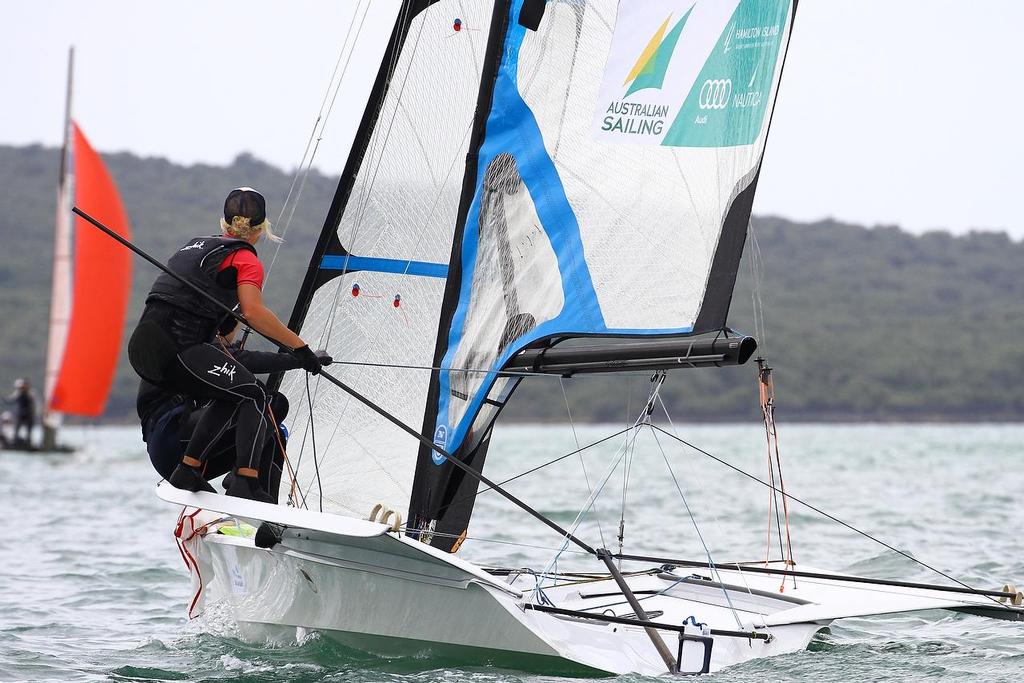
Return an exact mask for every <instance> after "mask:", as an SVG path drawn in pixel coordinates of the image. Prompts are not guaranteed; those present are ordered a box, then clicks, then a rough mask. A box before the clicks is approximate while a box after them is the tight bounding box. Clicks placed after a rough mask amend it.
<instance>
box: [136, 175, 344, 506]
mask: <svg viewBox="0 0 1024 683" xmlns="http://www.w3.org/2000/svg"><path fill="white" fill-rule="evenodd" d="M221 231H222V234H221V235H214V236H200V237H194V238H192V239H190V240H189V241H188V242H186V243H185V245H184V246H182V247H181V248H180V249H178V251H177V252H175V253H174V255H173V256H171V258H170V260H169V261H168V264H167V265H168V267H169V268H170V269H171V270H172V271H173V272H175V273H176V274H178V275H179V276H181V277H183V278H185V279H187V280H188V281H190V282H192V283H194V284H196V285H198V286H199V287H202V288H203V289H204V290H205V291H206V292H207V293H209V294H210V295H211V296H213V297H214V298H215V299H216V300H218V301H220V302H221V303H222V304H223V305H224V307H226V308H227V309H228V310H231V309H234V308H235V307H236V306H237V307H238V308H240V309H241V312H242V314H243V315H244V316H245V318H246V320H247V321H248V323H249V325H250V326H251V327H252V328H253V329H255V330H256V331H257V332H260V333H262V334H264V335H266V336H267V337H269V338H271V339H273V340H275V341H277V342H278V343H279V344H281V345H282V346H284V347H287V348H290V349H292V351H291V353H292V355H293V356H294V357H295V361H296V362H297V364H298V365H299V366H300V367H302V368H303V369H305V370H306V371H307V372H310V373H312V374H318V373H319V372H320V368H321V366H322V365H327V364H329V363H330V358H329V357H328V356H321V357H318V356H317V354H315V353H313V351H312V350H311V349H310V348H309V346H308V345H307V344H306V342H304V341H303V340H302V339H301V338H300V337H299V336H298V335H297V334H295V333H294V332H292V331H291V330H290V329H288V328H287V327H286V326H285V325H284V323H282V322H281V321H280V319H278V317H277V316H276V315H274V313H273V312H272V311H271V310H270V309H269V308H267V307H266V306H265V305H264V304H263V293H262V287H263V266H262V264H261V263H260V260H259V258H258V256H257V254H256V247H255V245H256V243H257V242H258V241H259V239H260V238H261V237H262V236H263V234H264V233H266V234H267V236H268V238H269V239H271V240H275V241H279V240H278V238H276V237H275V236H274V235H273V233H272V232H271V230H270V222H269V221H268V220H267V210H266V201H265V200H264V198H263V195H261V194H260V193H259V192H257V191H256V190H254V189H252V188H249V187H241V188H237V189H235V190H232V191H231V192H230V193H229V194H228V196H227V198H226V199H225V201H224V215H223V217H222V218H221ZM224 310H225V309H224V308H222V307H221V306H216V305H214V304H213V303H212V302H210V301H209V300H207V299H206V298H205V297H202V296H200V295H199V294H197V293H196V292H195V291H193V290H192V289H191V288H190V287H187V286H185V285H184V284H182V283H181V282H179V281H178V280H177V279H175V278H173V277H171V276H170V275H168V274H166V273H164V274H161V275H160V276H159V277H158V278H157V279H156V281H155V282H154V283H153V287H152V288H151V289H150V292H149V295H148V296H147V297H146V307H145V309H144V310H143V312H142V316H141V318H140V319H139V323H138V325H137V326H136V328H135V331H134V332H133V333H132V337H131V339H130V340H129V342H128V359H129V361H130V362H131V364H132V367H133V368H134V369H135V371H136V372H137V373H138V374H139V376H140V377H142V379H144V380H146V381H148V382H150V383H151V384H154V385H156V386H158V387H160V388H162V389H166V390H168V391H169V392H171V394H180V395H182V396H187V397H190V398H192V399H196V400H198V401H210V404H209V406H208V407H207V408H206V409H205V410H204V411H203V414H202V416H201V418H200V419H199V421H198V423H197V424H196V426H195V429H194V431H193V432H192V436H191V438H190V440H189V443H188V447H187V449H186V451H185V455H184V456H183V457H182V460H181V463H180V464H179V465H178V466H177V467H176V468H175V470H174V471H173V472H172V473H171V476H170V477H168V481H169V482H170V483H171V484H172V485H173V486H176V487H177V488H181V489H185V490H188V491H209V492H213V490H214V489H213V487H212V486H210V484H209V483H207V481H206V479H205V478H204V477H203V470H204V469H205V468H206V464H207V459H208V458H210V457H211V456H212V455H213V449H214V448H215V446H216V444H217V442H218V440H219V439H220V438H221V437H222V436H223V434H224V433H225V432H226V431H227V430H228V429H229V428H230V427H232V426H233V427H234V430H235V457H236V459H235V467H234V474H235V476H234V477H233V480H232V482H231V485H230V487H229V488H228V491H227V494H228V495H229V496H239V497H242V498H249V499H252V500H259V501H263V502H275V499H274V498H273V497H272V496H271V495H270V494H269V493H268V492H267V491H266V490H265V489H263V488H261V486H260V483H259V480H260V468H261V466H262V465H261V463H260V456H261V453H262V452H263V446H264V440H265V438H266V436H267V434H268V417H267V412H268V411H267V407H268V404H269V398H268V396H267V391H266V389H265V387H264V386H263V385H262V384H261V383H260V382H259V381H258V380H257V379H256V376H255V374H254V373H253V372H252V371H251V370H250V369H249V368H247V367H246V366H245V364H244V362H242V360H241V359H239V358H237V357H236V356H235V355H234V354H233V353H232V352H231V351H230V349H229V348H228V347H226V346H225V345H222V344H218V343H217V342H216V339H215V337H216V334H217V333H218V331H219V330H221V328H222V327H223V323H224V321H225V319H226V318H228V317H229V316H227V315H226V313H225V312H224Z"/></svg>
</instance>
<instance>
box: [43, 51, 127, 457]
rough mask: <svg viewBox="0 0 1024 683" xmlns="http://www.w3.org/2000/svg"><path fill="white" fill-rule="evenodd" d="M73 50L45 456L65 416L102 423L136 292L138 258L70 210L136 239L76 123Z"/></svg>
mask: <svg viewBox="0 0 1024 683" xmlns="http://www.w3.org/2000/svg"><path fill="white" fill-rule="evenodd" d="M73 66H74V48H72V49H71V50H70V51H69V53H68V85H67V108H66V113H65V118H64V146H63V150H62V152H61V165H60V181H59V184H58V186H57V221H56V231H55V237H54V252H53V286H52V290H51V295H50V329H49V339H48V343H47V352H46V380H45V383H44V391H45V394H44V401H45V403H44V408H43V440H42V444H41V446H40V449H41V450H44V451H53V450H66V449H63V448H61V447H60V446H59V445H58V443H57V430H58V428H59V427H60V424H61V421H62V417H63V415H82V416H88V417H97V416H99V415H101V414H102V413H103V411H104V409H105V407H106V403H107V397H108V395H109V393H110V387H111V384H112V383H113V381H114V374H115V371H116V369H117V360H118V356H119V352H120V346H121V336H122V332H123V330H124V319H125V313H126V310H127V307H128V296H129V293H130V290H131V255H130V254H129V253H128V252H126V251H124V250H123V249H121V248H120V247H118V246H117V244H116V243H114V242H112V241H110V240H109V239H108V238H107V237H105V236H104V235H101V234H99V233H97V232H96V231H95V230H92V229H90V228H87V227H85V224H84V221H82V219H81V218H76V219H75V220H74V222H72V214H71V207H72V206H74V205H80V206H83V207H88V208H89V210H90V211H92V212H93V213H94V214H95V215H97V216H100V217H102V219H103V220H104V221H106V224H107V225H109V226H110V227H111V228H112V229H113V230H115V231H117V232H118V233H119V234H120V235H123V236H124V237H131V231H130V228H129V225H128V217H127V215H126V213H125V210H124V206H123V205H122V203H121V198H120V196H119V195H118V192H117V186H116V185H115V184H114V180H113V178H112V177H111V176H110V173H109V171H107V168H106V166H105V165H104V163H103V160H102V159H101V158H100V156H99V154H97V153H96V151H95V150H94V149H93V148H92V145H90V144H89V141H88V140H87V139H86V137H85V134H84V133H82V130H81V129H80V128H79V127H78V124H77V123H75V122H74V120H73V119H72V118H71V93H72V72H73Z"/></svg>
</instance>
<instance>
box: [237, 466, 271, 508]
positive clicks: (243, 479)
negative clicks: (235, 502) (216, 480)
mask: <svg viewBox="0 0 1024 683" xmlns="http://www.w3.org/2000/svg"><path fill="white" fill-rule="evenodd" d="M227 495H229V496H235V497H236V498H247V499H248V500H255V501H259V502H261V503H276V502H277V501H276V500H275V499H274V497H273V496H271V495H270V494H269V493H267V492H266V491H264V490H263V489H262V488H261V487H260V480H259V473H258V472H257V471H256V470H254V469H252V468H250V467H239V468H238V469H236V470H235V471H234V477H232V479H231V483H230V484H229V485H228V490H227Z"/></svg>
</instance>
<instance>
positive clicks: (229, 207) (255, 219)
mask: <svg viewBox="0 0 1024 683" xmlns="http://www.w3.org/2000/svg"><path fill="white" fill-rule="evenodd" d="M235 216H241V217H243V218H248V219H249V223H250V224H251V225H259V224H260V223H262V222H263V221H265V220H267V200H266V199H264V198H263V195H261V194H260V193H259V192H257V191H256V190H254V189H252V188H251V187H239V188H236V189H234V190H231V192H229V193H228V198H227V199H225V200H224V220H225V221H227V222H228V225H230V224H231V220H232V219H233V218H234V217H235Z"/></svg>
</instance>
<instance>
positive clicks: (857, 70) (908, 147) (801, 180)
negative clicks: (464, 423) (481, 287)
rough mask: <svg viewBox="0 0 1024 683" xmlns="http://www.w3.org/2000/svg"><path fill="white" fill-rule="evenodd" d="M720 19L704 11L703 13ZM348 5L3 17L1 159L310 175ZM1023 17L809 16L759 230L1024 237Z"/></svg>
mask: <svg viewBox="0 0 1024 683" xmlns="http://www.w3.org/2000/svg"><path fill="white" fill-rule="evenodd" d="M708 1H710V0H708ZM356 5H357V3H356V0H288V1H287V2H285V0H276V1H271V0H204V1H199V0H179V1H178V2H168V1H166V0H165V1H163V2H157V1H155V0H90V1H89V2H84V1H83V0H45V1H44V0H31V1H28V0H5V2H4V3H3V17H4V20H3V24H4V29H5V30H4V37H3V39H2V40H0V93H2V99H0V102H2V111H0V144H18V145H20V144H27V143H33V142H41V143H44V144H47V145H56V144H58V143H59V138H60V128H61V118H62V116H63V106H64V92H63V89H64V78H65V63H66V58H67V55H66V52H67V47H68V45H70V44H72V43H73V44H74V45H75V46H76V74H75V79H76V80H75V89H76V93H75V104H74V109H75V115H76V118H77V119H78V120H79V122H80V123H81V124H82V126H83V128H84V130H85V131H86V133H87V135H89V137H90V139H91V140H92V142H93V144H94V145H95V146H96V147H97V148H98V149H100V150H101V151H123V150H127V151H132V152H135V153H137V154H142V155H146V156H159V157H166V158H169V159H171V160H172V161H176V162H181V163H195V162H205V163H213V164H223V163H227V162H229V161H230V160H231V159H233V158H234V157H235V156H236V155H237V154H238V153H240V152H243V151H249V152H252V153H253V154H255V155H256V156H257V157H259V158H261V159H265V160H267V161H269V162H271V163H273V164H275V165H278V166H281V167H283V168H286V169H291V168H293V167H294V166H295V165H296V164H297V163H298V161H299V159H300V158H301V156H302V152H303V149H304V147H305V144H306V140H307V138H308V136H309V133H310V131H311V129H312V126H313V123H314V120H315V117H316V113H317V111H318V109H319V107H320V102H321V99H322V97H323V94H324V91H325V88H326V87H327V84H328V81H329V78H330V75H331V71H332V69H333V67H334V64H335V61H336V59H337V57H338V52H339V50H340V48H341V43H342V40H343V38H344V36H345V31H346V28H347V27H348V25H349V22H350V21H351V19H352V17H353V15H354V12H355V10H356ZM396 6H397V3H396V1H395V0H372V8H371V11H370V15H369V17H368V19H367V21H366V25H365V28H364V30H363V32H362V35H361V38H360V43H359V46H358V49H357V51H356V55H355V57H354V58H353V60H352V64H351V66H350V68H349V71H348V76H349V78H348V81H347V85H346V87H345V88H343V90H342V94H341V96H340V97H339V98H338V102H337V105H336V107H335V110H334V113H333V114H332V116H331V119H330V125H329V126H328V128H327V132H326V137H325V140H324V143H323V144H322V146H321V149H320V152H319V154H318V156H317V164H316V165H317V166H319V167H320V168H322V169H323V170H326V171H330V172H338V171H339V170H340V168H341V166H342V165H343V163H344V156H345V149H346V147H347V144H348V139H349V137H350V136H351V134H352V130H353V129H354V127H355V125H356V122H357V121H358V117H359V114H360V111H361V101H362V98H363V97H364V96H365V90H366V89H367V88H368V87H369V82H370V80H371V79H372V77H373V74H374V73H375V72H376V68H377V63H378V59H379V57H378V55H379V54H380V52H381V51H382V50H383V47H384V43H385V42H386V40H387V36H388V33H389V31H390V26H391V21H392V17H393V13H394V8H395V7H396ZM1022 26H1024V2H1020V0H971V1H970V2H964V0H957V1H956V2H954V1H953V0H801V2H800V11H799V13H798V15H797V20H796V29H795V32H794V35H793V40H792V44H791V47H790V53H789V59H788V62H787V70H786V74H785V76H784V78H783V83H782V92H781V96H780V99H779V106H778V109H777V110H776V114H775V119H774V124H773V128H772V134H771V137H770V139H769V142H768V152H767V154H766V157H765V165H764V169H763V172H762V177H761V185H760V188H759V190H758V194H757V201H756V204H755V211H756V212H758V213H774V214H779V215H783V216H786V217H790V218H796V219H801V220H813V219H817V218H822V217H826V216H832V217H836V218H840V219H843V220H848V221H852V222H859V223H867V224H875V223H892V224H899V225H901V226H903V227H906V228H908V229H911V230H915V231H920V230H925V229H929V228H948V229H952V230H955V231H964V230H967V229H970V228H985V229H1005V230H1008V231H1009V232H1010V233H1011V234H1013V235H1015V236H1017V237H1024V220H1022V219H1021V218H1019V213H1020V212H1019V208H1018V194H1019V191H1018V187H1017V182H1019V180H1020V172H1019V170H1018V160H1019V159H1021V158H1024V135H1022V125H1024V117H1022V104H1024V97H1022V93H1021V90H1020V84H1021V77H1020V73H1021V66H1022V63H1024V59H1022V57H1021V53H1020V47H1019V45H1020V37H1019V29H1020V28H1021V27H1022Z"/></svg>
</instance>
